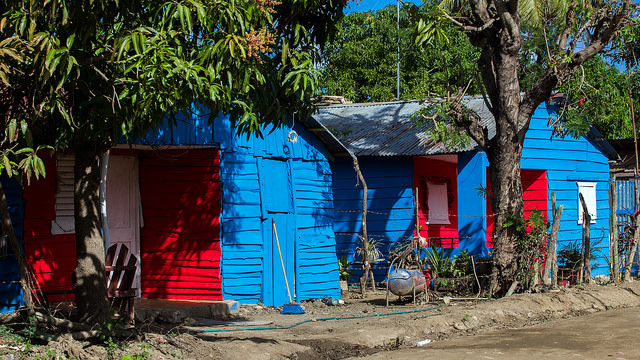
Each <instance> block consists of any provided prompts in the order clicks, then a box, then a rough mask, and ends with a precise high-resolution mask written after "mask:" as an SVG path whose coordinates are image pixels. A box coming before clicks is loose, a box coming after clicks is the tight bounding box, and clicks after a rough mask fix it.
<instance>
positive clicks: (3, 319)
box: [0, 311, 140, 341]
mask: <svg viewBox="0 0 640 360" xmlns="http://www.w3.org/2000/svg"><path fill="white" fill-rule="evenodd" d="M23 315H24V314H22V313H20V312H15V313H11V314H0V324H11V323H13V324H16V323H18V322H20V321H23V320H24V318H25V317H24V316H23ZM35 318H36V320H37V322H38V323H39V324H43V325H46V326H48V327H49V328H52V329H53V330H54V331H61V332H62V333H61V334H56V335H54V334H49V333H47V332H42V331H36V332H35V333H32V334H29V336H30V337H32V338H36V339H39V340H43V341H58V340H61V339H75V340H86V339H91V338H98V337H100V336H103V335H108V336H113V337H117V338H130V337H132V336H136V337H138V336H139V335H140V334H139V332H138V330H137V329H135V328H130V329H122V328H115V329H112V330H111V331H108V332H105V331H104V329H102V328H101V326H100V325H98V324H95V325H88V324H86V323H81V322H74V321H71V320H68V319H63V318H59V317H55V316H53V315H51V314H49V313H46V312H43V311H36V313H35ZM18 333H21V334H22V335H26V331H24V330H22V331H19V332H18Z"/></svg>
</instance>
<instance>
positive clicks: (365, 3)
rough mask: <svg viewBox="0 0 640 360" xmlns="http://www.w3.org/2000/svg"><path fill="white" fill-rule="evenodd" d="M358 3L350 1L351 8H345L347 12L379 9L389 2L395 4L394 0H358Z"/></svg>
mask: <svg viewBox="0 0 640 360" xmlns="http://www.w3.org/2000/svg"><path fill="white" fill-rule="evenodd" d="M358 2H359V3H360V5H358V4H356V2H355V1H351V2H350V6H351V8H349V9H347V11H346V12H347V13H350V12H356V11H367V10H379V9H382V8H383V7H385V6H387V5H389V4H394V5H395V4H397V2H396V0H359V1H358Z"/></svg>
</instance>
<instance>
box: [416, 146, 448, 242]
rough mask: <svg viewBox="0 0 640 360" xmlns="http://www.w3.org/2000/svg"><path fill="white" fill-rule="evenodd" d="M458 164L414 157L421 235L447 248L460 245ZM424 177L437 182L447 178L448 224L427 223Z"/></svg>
mask: <svg viewBox="0 0 640 360" xmlns="http://www.w3.org/2000/svg"><path fill="white" fill-rule="evenodd" d="M457 176H458V165H457V164H456V163H453V162H446V161H442V160H435V159H430V158H423V157H414V160H413V184H414V185H413V186H414V188H413V192H414V197H415V189H416V187H417V188H418V200H419V212H418V221H419V224H420V235H421V236H423V237H425V238H427V239H429V240H430V241H432V242H435V244H436V245H437V246H441V247H445V248H452V247H453V248H457V247H458V181H457V178H458V177H457ZM423 179H426V180H429V179H431V180H435V181H436V182H438V181H442V180H445V179H446V183H447V193H448V202H449V222H450V224H447V225H436V224H431V225H427V224H426V215H427V214H428V211H427V201H428V200H427V196H428V194H426V186H425V185H424V181H423Z"/></svg>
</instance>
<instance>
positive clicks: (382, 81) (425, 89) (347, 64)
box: [319, 4, 478, 102]
mask: <svg viewBox="0 0 640 360" xmlns="http://www.w3.org/2000/svg"><path fill="white" fill-rule="evenodd" d="M433 10H434V5H433V4H427V5H424V6H421V7H419V8H416V9H414V10H413V12H416V11H418V12H429V11H433ZM412 16H413V14H411V13H409V11H408V9H407V8H405V7H402V8H401V9H400V23H399V26H400V32H399V35H398V31H397V26H398V23H397V10H396V7H395V6H392V5H389V6H387V7H385V8H384V9H381V10H378V11H375V12H374V11H368V12H356V13H351V14H348V15H347V16H345V17H344V18H343V19H342V20H340V21H339V22H338V23H337V25H336V28H337V31H336V37H335V39H334V40H333V41H331V42H329V43H328V44H327V46H326V47H325V49H324V50H323V51H321V53H320V69H321V70H320V71H321V77H320V87H319V90H320V91H321V92H322V93H324V94H327V95H340V96H344V97H346V98H348V99H349V100H351V101H354V102H373V101H391V100H394V99H396V97H397V85H396V81H397V78H396V74H397V73H396V69H397V61H398V48H399V49H400V99H402V100H409V99H418V98H424V97H426V96H429V95H430V94H431V95H435V94H440V93H442V92H443V91H444V88H445V85H444V81H443V79H444V78H445V77H447V75H448V77H449V78H450V81H453V82H461V81H464V79H463V78H462V77H461V76H460V74H461V73H466V72H469V71H471V69H473V67H474V62H475V60H476V59H477V56H478V52H477V51H476V49H475V48H473V47H472V46H471V45H470V44H469V43H468V42H467V41H466V39H465V38H464V36H463V34H462V33H460V32H458V31H455V29H453V28H448V29H446V30H445V35H446V41H444V42H441V43H438V44H434V46H430V47H426V48H422V47H420V46H418V45H416V44H415V42H414V40H413V33H414V26H413V23H412V21H411V19H412ZM460 67H462V69H460ZM446 69H449V71H450V72H451V73H450V74H447V75H445V70H446ZM460 70H462V71H460ZM474 90H475V88H473V89H472V91H474Z"/></svg>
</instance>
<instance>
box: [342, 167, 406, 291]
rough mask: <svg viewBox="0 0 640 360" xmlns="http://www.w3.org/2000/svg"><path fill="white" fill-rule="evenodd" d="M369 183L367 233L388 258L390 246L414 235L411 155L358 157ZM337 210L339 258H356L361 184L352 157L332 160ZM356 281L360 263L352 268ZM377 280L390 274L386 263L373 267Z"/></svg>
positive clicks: (360, 209) (360, 216)
mask: <svg viewBox="0 0 640 360" xmlns="http://www.w3.org/2000/svg"><path fill="white" fill-rule="evenodd" d="M358 162H359V165H360V169H361V171H362V175H363V176H364V178H365V181H366V182H367V188H368V191H367V196H368V201H367V209H368V210H367V232H368V235H369V238H370V239H371V240H375V241H377V242H378V243H379V244H380V246H379V249H380V250H381V251H382V252H383V253H384V255H385V257H388V254H389V250H390V247H391V246H392V245H393V244H394V243H396V242H398V241H403V240H407V239H410V238H411V237H413V234H414V229H415V225H414V224H415V220H414V219H415V210H414V199H413V159H412V158H410V157H375V158H370V157H361V158H359V159H358ZM331 169H332V171H333V192H334V204H335V209H336V215H335V225H334V230H335V232H336V240H337V243H338V251H337V255H338V257H342V256H347V258H348V260H349V261H353V255H354V252H355V250H356V247H358V235H361V234H362V185H361V184H359V183H358V179H357V176H356V172H355V170H354V169H353V162H352V160H351V158H340V159H336V161H335V162H333V163H331ZM352 268H353V269H354V270H355V271H354V277H353V279H352V280H357V278H359V277H360V276H361V275H362V269H361V266H360V265H358V264H355V265H354V266H353V267H352ZM373 272H374V275H375V276H376V278H377V279H380V280H381V279H382V278H384V277H386V275H387V264H386V263H379V264H375V265H374V266H373Z"/></svg>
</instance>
